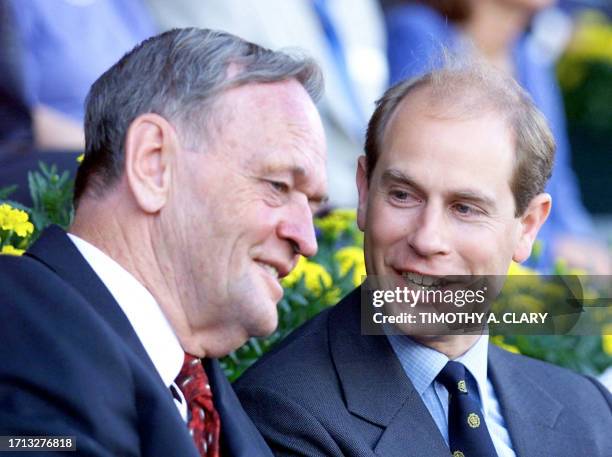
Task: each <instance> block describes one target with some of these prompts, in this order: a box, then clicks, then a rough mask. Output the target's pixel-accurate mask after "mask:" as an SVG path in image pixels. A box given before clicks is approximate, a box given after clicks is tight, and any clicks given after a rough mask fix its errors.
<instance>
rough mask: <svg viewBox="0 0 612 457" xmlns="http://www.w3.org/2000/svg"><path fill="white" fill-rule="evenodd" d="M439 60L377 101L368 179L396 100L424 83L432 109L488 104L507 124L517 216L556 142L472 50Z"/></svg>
mask: <svg viewBox="0 0 612 457" xmlns="http://www.w3.org/2000/svg"><path fill="white" fill-rule="evenodd" d="M443 60H444V62H443V65H442V67H441V68H439V69H435V70H431V71H430V72H428V73H426V74H424V75H422V76H419V77H416V78H413V79H409V80H405V81H401V82H399V83H397V84H396V85H394V86H393V87H391V88H390V89H388V90H387V91H386V92H385V94H384V95H383V96H382V98H381V99H380V100H378V101H377V102H376V110H375V111H374V114H373V115H372V118H371V119H370V122H369V124H368V130H367V134H366V142H365V153H366V164H367V178H368V181H369V180H370V178H371V177H372V173H373V172H374V168H375V167H376V162H377V160H378V157H380V154H381V151H382V148H383V141H384V135H385V132H386V130H387V127H388V124H389V122H390V120H391V118H392V117H393V114H394V113H395V112H396V111H397V108H398V106H399V105H400V104H401V102H402V101H403V100H405V99H406V98H407V97H408V95H410V94H411V93H413V92H415V91H420V90H423V89H427V91H428V96H429V101H430V104H429V105H428V107H429V109H434V110H436V114H437V115H440V116H442V117H447V116H454V117H459V118H466V117H475V116H477V115H479V114H481V113H482V112H483V111H484V110H492V111H494V112H495V113H499V114H500V115H501V116H502V118H503V119H504V120H505V121H506V123H507V124H508V126H509V127H510V128H511V129H512V133H513V136H514V141H515V151H516V156H515V162H514V171H513V175H512V178H511V182H510V188H511V190H512V193H513V196H514V201H515V216H516V217H518V216H520V215H522V214H523V213H524V212H525V210H526V209H527V206H528V205H529V202H530V201H531V200H532V199H533V197H535V196H536V195H538V194H539V193H541V192H544V188H545V186H546V182H547V181H548V179H549V178H550V176H551V173H552V166H553V161H554V155H555V142H554V139H553V136H552V133H551V131H550V128H549V127H548V125H547V123H546V120H545V118H544V116H543V115H542V113H540V111H538V109H537V108H536V107H535V105H534V103H533V101H532V100H531V97H530V96H529V95H528V94H527V93H526V92H525V91H524V90H523V89H522V88H521V87H520V86H519V85H518V84H517V82H516V81H515V80H514V79H512V78H510V77H509V76H506V75H505V74H504V73H502V72H501V71H499V70H497V69H495V68H493V67H492V66H491V65H490V64H487V63H485V62H484V61H483V60H481V59H479V58H476V57H474V56H456V55H452V54H450V53H449V52H448V51H446V52H445V55H444V56H443Z"/></svg>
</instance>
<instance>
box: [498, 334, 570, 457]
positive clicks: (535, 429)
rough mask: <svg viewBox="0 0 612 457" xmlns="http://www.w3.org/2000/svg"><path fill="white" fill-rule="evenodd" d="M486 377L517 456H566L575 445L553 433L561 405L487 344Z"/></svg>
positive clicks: (509, 356) (509, 357)
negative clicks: (487, 372) (487, 361)
mask: <svg viewBox="0 0 612 457" xmlns="http://www.w3.org/2000/svg"><path fill="white" fill-rule="evenodd" d="M489 377H490V379H491V382H492V384H493V387H494V388H495V393H496V395H497V398H498V400H499V403H500V406H501V410H502V414H503V416H504V419H505V421H506V427H507V428H508V432H509V433H510V437H511V439H512V446H513V448H514V451H515V452H516V454H517V456H519V457H538V456H542V457H544V456H549V455H560V454H562V455H569V454H568V450H569V449H573V448H574V447H575V443H572V439H571V437H569V436H568V435H567V434H562V433H559V432H557V431H556V430H554V425H555V423H556V421H557V418H558V417H559V415H560V414H561V411H562V409H563V406H562V405H561V404H560V403H559V402H558V401H557V400H555V399H554V398H553V397H551V396H550V394H548V392H547V391H546V390H545V389H544V388H543V387H541V386H539V385H538V384H536V383H534V382H533V381H532V380H531V379H530V376H529V372H528V371H526V370H525V369H524V368H523V367H522V365H521V364H520V363H517V359H516V356H513V355H512V354H509V353H508V352H506V351H503V350H502V349H499V348H498V347H496V346H493V345H489ZM564 435H565V436H564ZM579 454H580V452H579V450H577V454H574V455H579Z"/></svg>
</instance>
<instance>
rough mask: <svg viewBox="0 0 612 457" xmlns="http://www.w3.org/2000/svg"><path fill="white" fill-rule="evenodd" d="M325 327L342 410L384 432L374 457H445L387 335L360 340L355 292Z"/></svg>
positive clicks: (441, 442)
mask: <svg viewBox="0 0 612 457" xmlns="http://www.w3.org/2000/svg"><path fill="white" fill-rule="evenodd" d="M328 325H329V329H328V331H329V335H330V348H331V355H332V359H333V362H334V365H335V367H336V371H337V373H338V377H339V379H340V383H341V384H342V389H343V392H344V396H345V398H346V403H347V409H348V410H349V411H350V412H351V413H352V414H354V415H356V416H358V417H360V418H362V419H363V420H366V421H368V422H370V423H373V424H376V425H378V426H380V427H382V428H383V429H384V430H383V433H382V435H381V437H380V439H379V441H378V443H377V445H376V447H375V449H374V451H375V452H376V454H377V455H380V456H385V457H392V456H398V457H400V456H401V457H409V456H415V457H417V456H423V455H427V456H431V457H435V456H441V457H442V456H444V457H446V456H448V453H449V451H448V447H447V446H446V443H445V442H444V439H443V438H442V435H441V434H440V432H439V430H438V428H437V426H436V424H435V422H434V421H433V419H432V417H431V415H430V414H429V411H428V410H427V407H426V406H425V404H424V403H423V401H422V400H421V397H420V396H419V394H418V392H417V391H416V390H415V389H414V387H413V385H412V383H411V382H410V380H409V378H408V377H407V376H406V374H405V373H404V370H403V368H402V366H401V364H400V363H399V361H398V360H397V357H396V356H395V353H394V352H393V349H392V348H391V346H390V344H389V342H388V340H387V338H386V336H371V335H361V326H360V325H361V324H360V289H356V290H355V291H353V292H352V293H351V294H350V295H349V296H347V297H346V298H345V299H344V300H343V301H342V302H340V303H339V304H338V305H337V306H336V308H335V309H334V310H333V311H332V313H331V314H330V318H329V323H328Z"/></svg>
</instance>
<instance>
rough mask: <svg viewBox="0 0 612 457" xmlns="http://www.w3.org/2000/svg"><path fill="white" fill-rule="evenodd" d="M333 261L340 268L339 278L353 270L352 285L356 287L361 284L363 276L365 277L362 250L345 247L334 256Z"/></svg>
mask: <svg viewBox="0 0 612 457" xmlns="http://www.w3.org/2000/svg"><path fill="white" fill-rule="evenodd" d="M334 259H335V260H336V262H338V264H339V267H340V276H345V275H347V274H348V272H349V271H350V270H351V268H354V269H353V284H354V285H355V287H357V286H358V285H359V284H361V282H362V280H363V276H365V275H366V269H365V259H364V257H363V249H361V248H358V247H355V246H347V247H345V248H342V249H340V250H339V251H338V252H336V253H335V254H334Z"/></svg>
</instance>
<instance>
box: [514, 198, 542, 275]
mask: <svg viewBox="0 0 612 457" xmlns="http://www.w3.org/2000/svg"><path fill="white" fill-rule="evenodd" d="M551 205H552V198H551V197H550V195H549V194H545V193H542V194H538V195H536V196H535V197H534V198H533V199H532V200H531V202H530V203H529V206H527V209H526V210H525V213H524V214H523V215H522V216H521V217H520V219H521V223H520V233H519V239H518V243H517V245H516V246H515V248H514V253H513V256H512V260H514V261H515V262H519V263H520V262H523V261H525V260H527V258H528V257H529V256H530V255H531V248H532V247H533V243H534V242H535V239H536V237H537V236H538V232H539V231H540V227H542V224H544V222H545V221H546V218H547V217H548V215H549V214H550V208H551Z"/></svg>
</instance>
